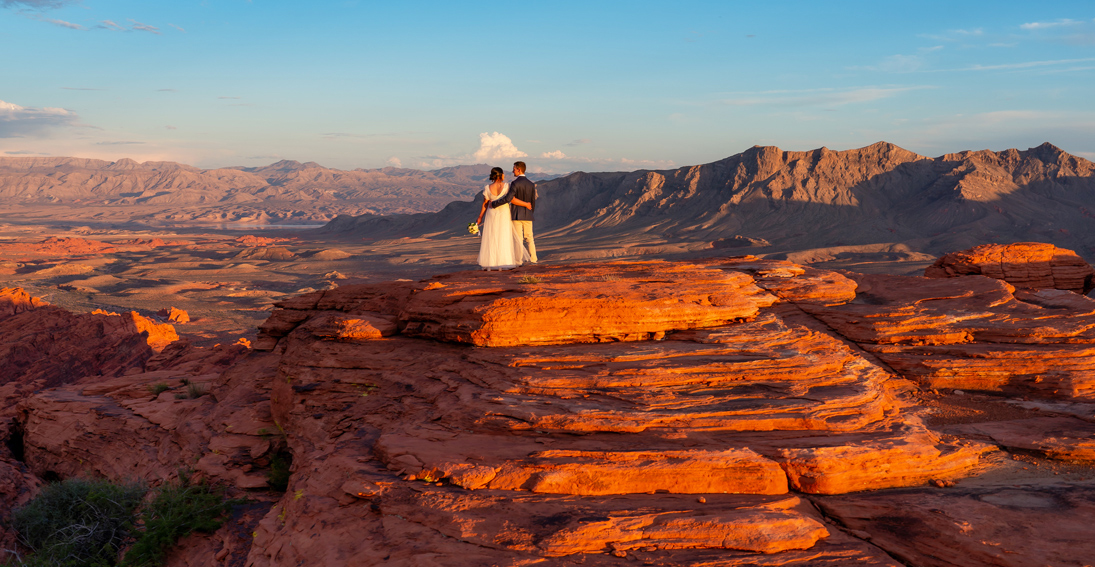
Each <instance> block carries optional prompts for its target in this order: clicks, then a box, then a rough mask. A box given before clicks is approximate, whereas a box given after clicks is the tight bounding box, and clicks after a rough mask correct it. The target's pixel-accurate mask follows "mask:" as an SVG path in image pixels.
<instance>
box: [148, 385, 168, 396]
mask: <svg viewBox="0 0 1095 567" xmlns="http://www.w3.org/2000/svg"><path fill="white" fill-rule="evenodd" d="M170 389H171V386H168V385H167V382H156V383H155V384H149V385H148V391H149V392H152V395H153V396H159V395H160V394H162V393H164V392H166V391H168V390H170Z"/></svg>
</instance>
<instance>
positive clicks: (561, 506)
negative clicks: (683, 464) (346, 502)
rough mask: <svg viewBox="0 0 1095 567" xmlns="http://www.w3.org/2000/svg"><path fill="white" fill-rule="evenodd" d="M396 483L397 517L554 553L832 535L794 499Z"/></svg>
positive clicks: (794, 541)
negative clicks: (524, 491) (528, 491)
mask: <svg viewBox="0 0 1095 567" xmlns="http://www.w3.org/2000/svg"><path fill="white" fill-rule="evenodd" d="M409 484H410V483H405V484H404V485H397V486H393V487H392V488H390V489H388V490H387V491H385V492H383V493H381V494H380V496H379V497H378V498H377V499H376V502H377V503H378V505H379V507H380V509H381V512H382V513H383V514H391V515H398V516H400V517H401V518H403V519H406V520H408V521H411V522H415V523H418V524H421V525H424V526H427V527H429V528H432V529H434V530H437V531H438V532H440V533H442V534H444V535H446V536H449V537H452V538H456V539H459V540H462V541H466V542H470V543H474V544H477V545H482V546H485V547H489V548H494V549H505V550H512V551H521V552H530V553H535V554H537V555H542V556H548V557H559V556H567V555H574V554H579V553H583V554H584V553H603V552H617V553H622V554H626V552H629V551H633V550H650V551H653V550H687V549H734V550H742V551H750V552H754V553H766V554H768V553H778V552H781V551H786V550H794V549H809V548H811V547H813V546H814V545H815V544H816V543H817V542H818V541H819V540H822V539H824V538H826V537H828V536H829V531H828V530H827V529H826V528H825V526H824V524H823V523H822V520H821V518H820V516H819V515H818V514H817V512H816V510H814V509H813V507H812V506H810V504H809V503H808V502H805V501H803V500H801V499H800V498H797V497H793V496H792V497H766V496H751V497H742V496H738V497H731V496H723V495H719V496H710V497H705V498H704V500H705V502H703V503H701V502H699V501H698V499H697V498H695V497H683V496H676V495H659V496H657V497H655V496H628V497H613V498H593V497H577V496H571V497H560V496H552V495H520V494H516V495H515V494H514V493H512V492H501V493H499V492H496V491H489V490H484V491H476V492H472V493H468V492H466V491H462V490H458V489H445V488H438V487H431V486H425V487H421V486H409Z"/></svg>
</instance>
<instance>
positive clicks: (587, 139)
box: [566, 138, 593, 147]
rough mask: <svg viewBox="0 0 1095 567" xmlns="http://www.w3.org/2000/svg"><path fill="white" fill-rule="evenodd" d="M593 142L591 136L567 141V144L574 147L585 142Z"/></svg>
mask: <svg viewBox="0 0 1095 567" xmlns="http://www.w3.org/2000/svg"><path fill="white" fill-rule="evenodd" d="M592 143H593V140H590V139H589V138H579V139H577V140H573V141H570V142H567V144H566V145H568V146H570V147H574V146H581V145H583V144H592Z"/></svg>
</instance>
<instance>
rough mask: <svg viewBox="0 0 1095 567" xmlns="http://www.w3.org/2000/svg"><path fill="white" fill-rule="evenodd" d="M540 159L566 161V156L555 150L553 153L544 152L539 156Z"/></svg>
mask: <svg viewBox="0 0 1095 567" xmlns="http://www.w3.org/2000/svg"><path fill="white" fill-rule="evenodd" d="M540 157H542V158H544V159H566V157H567V155H566V154H564V153H563V152H561V151H559V150H555V151H554V152H544V153H542V154H540Z"/></svg>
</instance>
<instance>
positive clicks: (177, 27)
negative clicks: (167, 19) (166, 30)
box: [167, 24, 186, 33]
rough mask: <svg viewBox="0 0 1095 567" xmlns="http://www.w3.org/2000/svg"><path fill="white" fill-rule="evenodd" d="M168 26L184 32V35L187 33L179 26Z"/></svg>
mask: <svg viewBox="0 0 1095 567" xmlns="http://www.w3.org/2000/svg"><path fill="white" fill-rule="evenodd" d="M167 25H169V26H171V27H173V28H175V29H177V30H179V31H181V32H183V33H186V30H184V29H182V28H180V27H179V26H176V25H175V24H167Z"/></svg>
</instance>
